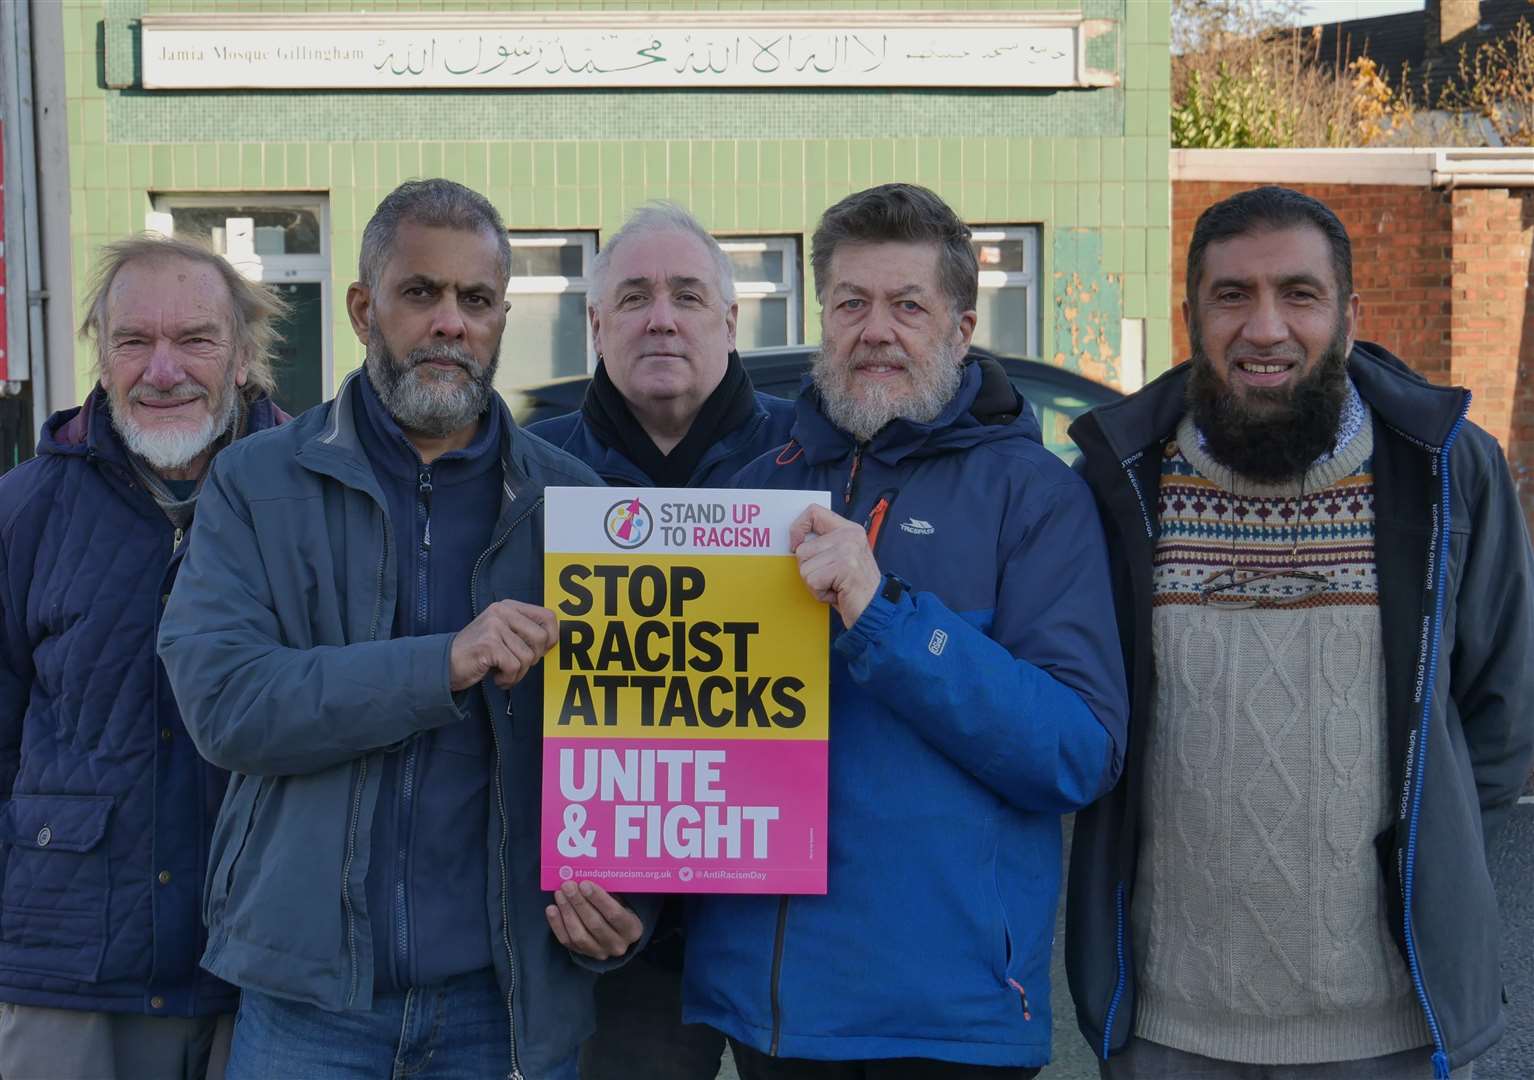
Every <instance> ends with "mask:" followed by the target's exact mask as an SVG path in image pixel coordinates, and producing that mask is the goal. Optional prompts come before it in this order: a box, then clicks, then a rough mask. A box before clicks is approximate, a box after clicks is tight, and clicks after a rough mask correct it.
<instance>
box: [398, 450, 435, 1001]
mask: <svg viewBox="0 0 1534 1080" xmlns="http://www.w3.org/2000/svg"><path fill="white" fill-rule="evenodd" d="M431 492H432V485H431V466H430V465H427V464H422V465H421V467H420V474H419V476H418V477H417V482H416V494H417V495H418V496H419V498H417V500H416V520H417V521H418V523H419V524H420V526H421V534H420V541H419V543H418V544H417V546H416V574H415V632H416V633H417V634H424V633H426V629H427V626H428V623H429V620H430V617H431ZM419 758H420V739H419V738H418V737H415V736H412V737H411V738H409V739H407V740H406V746H405V748H404V753H403V755H402V756H401V760H400V767H399V768H400V783H399V805H398V807H397V813H396V816H395V820H396V821H397V822H398V823H399V835H398V836H397V837H396V839H397V840H398V842H399V850H398V851H397V852H396V854H395V872H396V873H397V874H398V875H399V876H398V877H396V878H395V880H394V968H395V972H396V975H397V976H398V978H399V979H400V980H401V981H404V982H408V980H410V979H411V978H412V976H411V972H410V968H411V964H410V906H411V905H410V881H409V874H408V872H407V870H408V867H409V865H410V845H409V837H410V823H411V821H412V815H413V814H414V812H415V774H416V767H417V764H418V762H419Z"/></svg>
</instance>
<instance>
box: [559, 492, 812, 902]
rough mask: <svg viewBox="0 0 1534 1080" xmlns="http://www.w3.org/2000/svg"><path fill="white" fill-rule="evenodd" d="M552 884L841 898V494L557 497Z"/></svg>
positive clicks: (584, 494)
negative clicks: (821, 550) (830, 780)
mask: <svg viewBox="0 0 1534 1080" xmlns="http://www.w3.org/2000/svg"><path fill="white" fill-rule="evenodd" d="M545 498H546V499H547V504H546V508H545V522H546V526H545V538H544V551H545V556H544V603H545V604H546V605H547V606H548V607H550V608H553V609H554V612H555V614H556V615H557V616H558V617H559V642H558V644H557V645H555V647H554V648H553V649H552V650H550V651H549V653H548V655H547V656H546V657H544V660H543V664H544V676H543V685H544V691H543V693H544V722H543V736H544V737H543V851H542V856H543V857H542V866H541V883H542V886H543V888H545V889H554V888H557V887H558V886H559V884H560V883H561V882H563V881H569V880H572V879H573V880H578V881H594V882H596V883H597V884H599V885H602V886H604V887H606V888H608V889H612V890H614V891H623V892H677V893H682V892H715V893H720V892H738V893H823V892H825V891H826V864H825V853H826V841H825V835H826V738H827V731H828V728H827V698H828V694H829V687H828V674H827V665H828V658H827V649H828V637H829V618H828V615H827V609H826V605H824V604H822V603H820V602H818V601H816V600H815V598H814V597H813V596H811V595H810V592H809V590H808V589H806V588H805V586H804V583H803V582H802V581H801V580H800V578H799V569H798V565H797V563H796V561H795V559H794V557H793V556H792V555H791V554H790V553H789V550H788V533H789V526H790V525H791V523H792V522H793V520H794V518H796V517H797V516H798V515H799V514H800V513H801V512H802V511H803V510H804V508H805V507H806V506H808V505H809V504H810V503H812V502H813V503H817V504H819V505H821V506H826V505H828V504H829V496H828V495H827V494H826V493H825V492H805V491H722V490H718V491H716V490H710V489H701V488H642V489H633V490H626V489H623V488H548V489H547V490H546V492H545Z"/></svg>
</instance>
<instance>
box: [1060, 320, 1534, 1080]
mask: <svg viewBox="0 0 1534 1080" xmlns="http://www.w3.org/2000/svg"><path fill="white" fill-rule="evenodd" d="M1348 374H1349V375H1350V376H1351V377H1352V379H1353V382H1354V384H1355V385H1356V386H1357V387H1358V392H1359V394H1360V395H1361V396H1362V397H1363V400H1364V402H1365V403H1366V404H1367V405H1368V406H1369V408H1370V410H1371V413H1372V415H1373V423H1374V486H1375V502H1374V513H1375V568H1376V570H1377V572H1378V576H1379V597H1380V622H1381V628H1382V633H1383V638H1384V654H1385V683H1386V685H1385V701H1386V710H1387V714H1388V715H1387V718H1386V731H1387V740H1388V746H1387V753H1388V761H1389V762H1390V783H1391V790H1392V792H1393V793H1394V795H1395V798H1396V804H1395V805H1396V806H1397V812H1396V814H1395V815H1394V816H1393V819H1392V822H1391V825H1390V827H1389V828H1388V829H1386V830H1385V832H1383V833H1382V834H1381V835H1380V836H1379V837H1378V838H1377V839H1376V841H1375V848H1376V851H1377V853H1378V855H1379V858H1380V861H1381V866H1382V870H1383V877H1384V881H1385V883H1386V901H1387V910H1388V912H1389V916H1390V921H1391V930H1392V932H1393V936H1394V938H1395V941H1396V945H1397V947H1398V948H1399V949H1400V951H1401V955H1402V957H1403V958H1404V959H1405V962H1406V967H1407V970H1408V972H1409V973H1410V975H1411V980H1412V985H1413V988H1414V990H1415V992H1416V997H1417V1001H1418V1003H1419V1004H1420V1005H1421V1007H1422V1011H1423V1014H1424V1016H1425V1017H1426V1019H1427V1024H1428V1028H1429V1030H1430V1031H1431V1032H1432V1035H1433V1050H1434V1054H1433V1064H1434V1069H1435V1072H1436V1074H1437V1075H1438V1076H1439V1077H1447V1076H1448V1075H1449V1070H1450V1068H1458V1067H1459V1066H1461V1065H1463V1064H1465V1063H1466V1062H1467V1061H1471V1060H1473V1059H1474V1058H1476V1057H1477V1056H1479V1055H1480V1054H1481V1053H1483V1052H1484V1051H1485V1050H1486V1048H1487V1047H1489V1046H1491V1045H1492V1044H1493V1043H1494V1042H1496V1041H1497V1039H1498V1038H1500V1037H1501V1035H1502V1030H1503V1027H1504V1026H1505V1024H1506V1020H1505V1018H1504V1016H1503V1012H1502V982H1501V974H1500V971H1499V968H1498V951H1499V947H1500V936H1501V934H1500V928H1499V920H1498V915H1497V899H1496V896H1495V894H1494V892H1493V890H1492V882H1491V876H1490V874H1489V872H1488V870H1487V859H1486V852H1487V849H1488V846H1489V844H1490V841H1491V838H1492V836H1493V834H1494V832H1495V829H1496V827H1497V826H1498V825H1499V824H1500V823H1501V821H1502V820H1503V819H1504V818H1505V817H1506V815H1507V812H1508V810H1509V809H1510V808H1511V806H1512V805H1513V803H1514V802H1515V801H1516V799H1517V797H1518V793H1519V792H1520V791H1521V790H1522V788H1523V786H1524V783H1525V781H1526V780H1527V778H1528V776H1529V768H1530V765H1531V763H1534V659H1531V658H1534V556H1531V552H1530V548H1529V536H1528V532H1527V530H1526V528H1525V526H1524V518H1523V511H1522V509H1521V507H1520V506H1519V503H1518V494H1517V491H1516V490H1515V489H1514V487H1513V482H1512V477H1511V476H1510V475H1509V473H1508V469H1507V463H1506V461H1505V460H1504V458H1503V456H1502V452H1501V449H1500V448H1499V447H1498V446H1497V442H1496V440H1495V439H1493V438H1492V437H1491V436H1490V435H1488V434H1487V433H1486V432H1485V431H1482V430H1481V429H1480V428H1478V427H1476V426H1475V425H1474V424H1471V423H1469V422H1468V421H1467V420H1466V419H1465V414H1466V412H1467V410H1468V409H1469V407H1470V395H1469V393H1468V392H1467V391H1465V390H1462V389H1457V388H1446V387H1438V386H1433V385H1431V384H1429V383H1428V382H1426V381H1425V380H1423V379H1422V378H1421V377H1419V376H1417V375H1415V374H1414V373H1412V372H1411V371H1410V370H1409V369H1408V368H1407V367H1406V365H1405V364H1403V363H1401V361H1400V360H1398V359H1396V358H1395V357H1394V356H1392V355H1390V353H1388V352H1386V351H1385V350H1384V349H1382V348H1381V347H1380V346H1378V345H1374V344H1371V343H1369V342H1359V343H1358V345H1357V346H1356V347H1355V348H1354V350H1353V352H1352V354H1351V355H1350V356H1349V358H1348ZM1187 376H1188V368H1187V365H1183V366H1181V367H1178V368H1174V369H1173V370H1172V371H1170V372H1168V373H1167V374H1166V375H1163V376H1162V377H1161V378H1159V379H1157V380H1156V381H1155V382H1153V383H1151V384H1150V385H1149V386H1147V387H1146V388H1145V389H1144V390H1142V391H1140V392H1139V393H1137V394H1135V395H1133V396H1131V397H1129V398H1126V399H1124V400H1123V401H1119V402H1115V403H1113V404H1112V405H1106V406H1103V407H1101V408H1099V409H1096V410H1094V411H1093V412H1091V413H1089V414H1087V415H1086V416H1084V417H1082V418H1080V419H1079V420H1077V421H1076V422H1075V423H1074V424H1072V425H1071V437H1072V438H1074V439H1075V440H1076V442H1077V444H1078V445H1079V446H1080V447H1081V449H1082V454H1083V457H1082V461H1081V463H1080V465H1079V468H1080V469H1081V470H1082V472H1083V474H1084V475H1085V476H1086V479H1087V482H1088V483H1089V484H1090V485H1091V486H1092V490H1093V492H1094V494H1095V495H1096V497H1097V500H1098V506H1099V509H1100V510H1101V512H1102V516H1103V524H1104V526H1105V528H1106V529H1107V531H1108V549H1109V556H1110V566H1111V571H1112V574H1113V578H1114V592H1115V596H1116V602H1117V606H1118V620H1119V632H1120V637H1121V638H1122V640H1123V643H1124V650H1125V665H1126V670H1127V672H1128V674H1129V678H1130V723H1129V755H1128V757H1127V759H1126V762H1125V767H1124V775H1123V778H1122V779H1121V780H1120V781H1119V784H1118V786H1117V787H1115V788H1114V790H1113V791H1112V792H1110V793H1109V794H1108V795H1107V796H1105V797H1104V798H1103V799H1102V800H1100V801H1099V802H1097V803H1095V804H1094V805H1092V806H1091V807H1089V808H1088V809H1086V810H1084V811H1082V812H1081V813H1080V814H1078V815H1077V817H1076V831H1075V838H1074V843H1073V847H1072V851H1071V870H1070V885H1069V889H1068V892H1067V901H1066V904H1067V907H1066V918H1067V922H1066V937H1065V953H1066V971H1067V974H1068V975H1069V977H1070V984H1071V992H1072V995H1073V996H1074V998H1075V1001H1076V1015H1077V1021H1078V1023H1079V1025H1080V1027H1081V1031H1082V1034H1083V1035H1085V1036H1086V1038H1087V1041H1088V1042H1089V1043H1091V1045H1092V1048H1093V1049H1094V1051H1096V1053H1097V1055H1098V1056H1099V1057H1101V1058H1106V1057H1108V1056H1109V1055H1110V1054H1113V1053H1116V1052H1117V1051H1119V1050H1120V1049H1122V1048H1123V1046H1124V1044H1125V1042H1126V1041H1127V1040H1128V1039H1129V1037H1130V1035H1131V1034H1132V1033H1133V1031H1134V1011H1135V977H1134V976H1135V958H1134V953H1133V941H1132V935H1131V934H1130V932H1129V927H1128V918H1129V909H1130V905H1131V903H1132V902H1133V889H1134V884H1135V867H1136V859H1137V858H1138V853H1139V852H1138V849H1139V825H1138V815H1139V809H1140V798H1141V787H1140V785H1141V782H1142V777H1143V767H1142V760H1141V758H1142V755H1141V748H1142V747H1143V746H1144V745H1145V738H1146V732H1147V730H1148V729H1149V728H1150V727H1151V726H1152V725H1154V724H1155V723H1156V717H1155V716H1154V715H1153V709H1152V704H1153V702H1154V701H1155V693H1154V678H1155V663H1154V659H1153V657H1152V655H1151V600H1152V592H1153V590H1152V585H1151V563H1152V558H1153V556H1154V552H1155V545H1156V532H1157V530H1158V528H1159V522H1158V519H1157V514H1156V512H1155V506H1156V492H1157V490H1158V487H1159V484H1160V469H1161V460H1162V447H1164V446H1165V444H1166V443H1167V441H1168V440H1169V439H1171V438H1172V436H1173V434H1174V432H1175V430H1176V427H1177V423H1178V421H1179V420H1180V419H1181V417H1182V415H1183V411H1184V397H1183V395H1184V388H1185V384H1186V382H1187ZM1445 537H1447V540H1448V542H1447V543H1445V542H1444V538H1445Z"/></svg>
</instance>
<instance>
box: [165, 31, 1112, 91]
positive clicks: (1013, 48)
mask: <svg viewBox="0 0 1534 1080" xmlns="http://www.w3.org/2000/svg"><path fill="white" fill-rule="evenodd" d="M1113 25H1114V24H1113V23H1111V22H1106V21H1101V20H1083V19H1082V18H1081V16H1080V15H1079V14H1077V13H1073V12H1059V13H1038V12H1032V13H1026V12H1025V13H1008V12H944V13H933V12H882V13H881V12H840V13H834V12H740V13H736V14H731V13H710V14H709V15H708V16H706V17H704V16H697V15H694V16H691V17H688V16H685V15H677V14H672V13H665V14H656V15H654V16H653V17H651V16H649V15H645V16H643V17H636V15H635V14H634V13H612V14H604V15H589V14H588V15H584V16H583V15H575V14H555V13H541V14H540V13H530V14H521V15H479V14H472V15H471V14H436V15H369V16H367V17H366V18H351V17H348V18H340V17H337V16H335V15H283V16H271V15H219V16H208V15H146V16H144V19H143V26H142V37H141V41H142V49H143V55H142V72H143V85H144V87H145V88H146V89H151V90H191V89H211V88H253V89H263V90H289V89H293V90H296V89H336V90H339V89H357V88H365V89H377V90H393V89H417V88H427V87H434V88H444V87H460V88H464V89H508V90H512V89H536V88H549V89H551V88H560V89H575V88H581V89H593V88H604V87H655V88H671V89H678V88H682V89H709V88H718V87H755V88H761V89H781V88H786V87H815V86H822V87H838V86H902V87H1070V86H1105V85H1116V84H1117V77H1116V76H1115V75H1114V73H1113V72H1104V71H1095V70H1091V69H1088V68H1087V66H1086V42H1087V39H1088V38H1090V37H1093V36H1096V35H1097V34H1099V33H1103V32H1106V31H1108V30H1111V29H1112V28H1113Z"/></svg>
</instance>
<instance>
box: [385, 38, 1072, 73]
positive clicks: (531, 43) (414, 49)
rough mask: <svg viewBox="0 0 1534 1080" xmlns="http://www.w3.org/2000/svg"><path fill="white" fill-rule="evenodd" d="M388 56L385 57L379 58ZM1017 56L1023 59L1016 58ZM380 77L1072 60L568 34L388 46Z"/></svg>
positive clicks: (877, 43) (1029, 49) (1039, 52)
mask: <svg viewBox="0 0 1534 1080" xmlns="http://www.w3.org/2000/svg"><path fill="white" fill-rule="evenodd" d="M379 54H381V55H379ZM1014 54H1015V55H1014ZM375 55H376V56H377V59H374V60H372V61H371V63H372V67H373V70H374V71H377V72H380V73H383V72H387V73H388V74H390V75H394V76H397V77H401V78H404V77H408V76H416V77H419V76H424V75H428V74H430V73H432V72H434V71H436V70H438V69H439V68H440V70H441V71H442V72H443V73H446V74H448V75H452V76H466V77H472V76H488V75H492V74H496V73H500V75H501V76H502V77H503V78H504V77H506V76H517V75H522V74H525V73H527V72H530V71H535V70H536V71H541V72H543V73H544V74H547V75H560V74H564V75H590V76H598V77H600V76H603V75H614V74H626V73H629V72H634V71H639V70H641V69H644V68H650V67H654V66H657V65H658V66H660V67H662V68H664V69H666V70H668V71H670V72H673V73H675V74H678V75H681V74H692V75H719V76H727V75H731V74H736V73H738V72H740V71H742V70H749V71H751V72H755V73H757V74H761V75H771V74H775V73H777V72H783V71H790V72H793V73H795V74H799V75H805V74H808V73H810V72H815V73H818V74H821V75H830V74H833V73H836V72H853V73H856V74H860V75H868V74H872V73H875V72H877V71H879V69H880V68H882V67H884V66H885V65H886V63H888V62H889V61H890V60H891V59H892V58H896V57H897V56H898V59H900V60H902V61H906V62H912V63H916V64H924V63H933V64H943V63H976V62H979V63H995V62H998V61H1002V60H1004V59H1012V60H1017V61H1020V62H1022V63H1025V64H1037V63H1041V62H1058V61H1061V60H1066V59H1069V58H1070V53H1069V52H1068V51H1067V50H1066V49H1064V48H1061V47H1057V46H1053V45H1028V46H1026V47H1024V46H1021V45H1019V44H1016V43H1013V44H1006V45H997V46H994V47H991V48H988V49H984V50H976V49H968V48H957V49H954V48H950V49H937V48H927V49H920V50H915V51H913V50H910V49H906V50H904V51H900V52H899V53H898V54H895V53H892V51H891V45H890V35H889V34H888V33H877V32H876V33H860V32H856V31H835V32H820V33H782V34H776V35H774V36H771V37H766V36H756V35H753V34H738V33H736V34H731V33H726V34H717V35H715V34H697V33H683V34H679V35H677V36H676V37H675V38H674V40H673V41H672V42H671V43H670V44H668V43H667V42H665V41H662V40H661V39H660V38H659V37H651V38H650V39H649V40H648V41H646V42H644V43H643V44H639V45H637V46H636V45H635V44H634V42H633V40H632V38H631V37H629V36H627V35H619V34H602V35H597V40H596V41H594V42H591V41H586V42H572V41H568V40H566V39H565V37H564V36H563V35H560V34H545V35H528V34H520V35H518V36H517V37H516V38H514V39H512V40H510V41H509V42H508V41H504V40H499V41H498V40H494V39H487V37H486V35H484V34H476V35H474V36H472V37H468V36H465V37H459V38H453V39H441V38H438V37H436V36H433V37H430V38H428V39H427V40H426V41H425V42H424V43H410V44H404V45H401V44H398V43H395V42H392V41H390V40H388V39H381V40H379V41H378V42H377V45H376V48H375Z"/></svg>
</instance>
